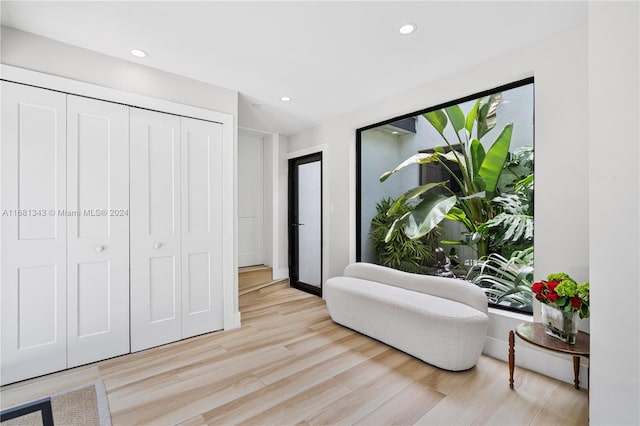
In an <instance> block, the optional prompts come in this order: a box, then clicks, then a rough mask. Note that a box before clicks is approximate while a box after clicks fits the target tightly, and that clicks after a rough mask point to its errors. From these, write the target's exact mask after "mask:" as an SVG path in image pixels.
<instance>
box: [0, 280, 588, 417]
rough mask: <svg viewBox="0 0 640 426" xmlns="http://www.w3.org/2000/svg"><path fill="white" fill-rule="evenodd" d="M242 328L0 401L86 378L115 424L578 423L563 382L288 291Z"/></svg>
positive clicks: (33, 384)
mask: <svg viewBox="0 0 640 426" xmlns="http://www.w3.org/2000/svg"><path fill="white" fill-rule="evenodd" d="M245 300H247V301H246V302H244V303H245V304H244V305H242V306H243V307H242V308H241V311H242V318H243V326H242V327H241V328H239V329H236V330H231V331H227V332H217V333H209V334H207V335H202V336H197V337H194V338H192V339H188V340H185V341H181V342H176V343H172V344H169V345H164V346H161V347H157V348H153V349H149V350H146V351H141V352H138V353H135V354H130V355H125V356H121V357H118V358H114V359H110V360H106V361H102V362H99V363H95V364H91V365H88V366H84V367H78V368H75V369H72V370H68V371H63V372H59V373H55V374H51V375H48V376H44V377H41V378H36V379H32V380H28V381H25V382H21V383H15V384H12V385H9V386H4V387H2V388H1V389H0V401H1V404H2V407H5V408H6V407H8V406H13V405H17V404H20V403H23V402H26V401H29V400H33V399H36V398H40V397H42V396H45V395H49V394H51V393H53V392H57V391H61V390H64V389H68V388H71V387H74V386H78V385H81V384H84V383H87V382H90V381H94V380H98V379H101V380H103V381H104V383H105V387H106V388H107V397H108V399H109V404H110V409H111V414H112V421H113V424H114V425H116V426H117V425H131V424H154V425H155V424H158V425H165V424H183V425H189V426H191V425H204V424H219V423H224V424H227V423H247V424H287V425H290V424H291V425H292V424H300V425H309V424H326V423H331V424H355V423H358V424H535V425H544V424H587V423H588V398H587V393H586V392H585V391H577V390H575V389H573V387H572V385H570V384H566V383H561V382H558V381H557V380H554V379H551V378H548V377H545V376H541V375H539V374H536V373H534V372H531V371H528V370H525V369H523V368H518V369H517V370H516V372H517V375H516V378H515V379H516V383H515V385H516V386H515V390H510V389H509V387H508V384H507V380H506V377H507V373H508V367H507V365H506V364H505V363H503V362H501V361H498V360H495V359H492V358H488V357H485V356H482V357H481V358H480V361H479V363H478V365H477V366H476V367H474V368H472V369H470V370H468V371H463V372H450V371H444V370H441V369H438V368H436V367H433V366H431V365H428V364H425V363H423V362H421V361H419V360H417V359H415V358H413V357H411V356H409V355H407V354H405V353H403V352H401V351H398V350H396V349H394V348H391V347H389V346H387V345H385V344H384V343H381V342H379V341H376V340H373V339H371V338H369V337H367V336H364V335H362V334H359V333H357V332H355V331H353V330H350V329H348V328H346V327H342V326H340V325H337V324H335V323H334V322H333V321H331V319H330V317H329V315H328V312H327V311H326V306H325V303H324V301H323V300H322V299H320V298H318V297H316V296H312V295H309V294H306V293H303V292H300V291H298V290H295V289H292V288H283V289H280V290H276V291H273V292H266V293H264V294H261V295H259V296H251V297H247V298H246V299H245Z"/></svg>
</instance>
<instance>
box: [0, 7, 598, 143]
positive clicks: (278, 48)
mask: <svg viewBox="0 0 640 426" xmlns="http://www.w3.org/2000/svg"><path fill="white" fill-rule="evenodd" d="M586 17H587V7H586V3H585V2H583V1H568V2H542V1H532V2H522V1H511V2H505V1H498V2H486V1H471V2H458V1H446V2H445V1H440V2H436V1H421V2H417V1H413V2H399V1H359V2H344V1H340V2H328V1H327V2H324V1H316V2H291V1H283V2H267V1H260V2H243V1H235V2H213V1H208V2H204V1H202V2H185V1H170V2H169V1H167V2H151V1H143V2H55V1H52V2H10V1H3V2H2V24H3V25H6V26H10V27H13V28H17V29H20V30H23V31H28V32H31V33H35V34H38V35H42V36H45V37H49V38H52V39H55V40H59V41H62V42H65V43H69V44H73V45H77V46H80V47H84V48H87V49H90V50H94V51H97V52H101V53H105V54H107V55H111V56H116V57H119V58H123V59H127V60H131V61H134V62H139V63H143V64H145V65H148V66H151V67H155V68H159V69H162V70H165V71H170V72H173V73H176V74H181V75H184V76H188V77H191V78H194V79H197V80H201V81H205V82H209V83H212V84H215V85H218V86H223V87H227V88H231V89H235V90H238V91H239V92H240V94H241V95H240V105H239V123H240V124H241V125H245V126H250V127H258V128H262V129H265V130H270V131H278V132H280V133H284V134H292V133H296V132H298V131H301V130H304V129H305V128H308V127H311V126H313V125H315V124H317V123H319V122H322V121H325V120H328V119H330V118H331V117H332V116H335V115H337V114H342V113H346V112H349V111H353V110H356V109H359V108H361V107H364V106H366V105H368V104H371V103H374V102H376V101H380V100H382V99H384V98H386V97H389V96H391V95H393V94H395V93H398V92H401V91H403V90H406V89H410V88H411V87H415V86H418V85H420V84H422V83H425V82H427V81H429V80H432V79H437V78H438V77H441V76H442V75H445V74H447V73H451V72H455V71H458V70H461V69H464V68H467V67H469V66H471V65H473V64H475V63H480V62H483V61H486V60H488V59H490V58H491V57H494V56H497V55H500V54H503V53H505V52H507V51H509V50H513V49H516V48H518V47H519V46H523V45H525V44H528V43H530V42H532V41H535V40H537V39H540V38H543V37H546V36H548V35H551V34H553V33H557V32H560V31H562V30H564V29H567V28H570V27H573V26H576V25H579V24H580V23H583V22H585V21H586ZM406 22H415V23H417V24H418V31H417V32H416V33H414V34H412V35H410V36H401V35H399V34H398V33H397V29H398V27H399V26H400V25H401V24H403V23H406ZM134 47H135V48H140V49H144V50H146V51H147V52H149V57H148V58H146V59H143V60H140V59H135V58H133V57H132V56H131V55H130V54H129V50H130V49H132V48H134ZM285 95H286V96H290V97H291V98H292V99H293V100H292V101H291V102H288V103H284V102H281V101H280V97H281V96H285ZM256 103H257V104H261V105H262V106H261V107H260V108H255V107H254V106H252V105H251V104H256Z"/></svg>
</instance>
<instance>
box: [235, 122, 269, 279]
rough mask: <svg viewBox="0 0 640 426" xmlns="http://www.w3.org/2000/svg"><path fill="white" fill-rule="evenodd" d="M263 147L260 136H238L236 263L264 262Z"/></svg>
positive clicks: (244, 264)
mask: <svg viewBox="0 0 640 426" xmlns="http://www.w3.org/2000/svg"><path fill="white" fill-rule="evenodd" d="M263 152H264V146H263V141H262V138H261V137H258V136H252V135H249V134H243V133H239V135H238V266H241V267H242V266H251V265H261V264H263V263H264V253H263V235H264V223H263V216H264V211H263V210H264V195H263V194H264V190H263V186H264V175H263V162H264V160H263V156H264V153H263Z"/></svg>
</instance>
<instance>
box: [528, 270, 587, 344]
mask: <svg viewBox="0 0 640 426" xmlns="http://www.w3.org/2000/svg"><path fill="white" fill-rule="evenodd" d="M531 291H533V294H534V295H535V298H536V299H538V300H539V301H540V302H541V303H542V323H543V324H544V327H545V331H546V332H547V334H549V335H551V336H554V337H557V338H558V339H561V340H563V341H565V342H567V343H570V344H573V343H575V341H576V335H577V333H578V315H579V316H580V318H588V317H589V282H585V283H583V284H578V283H576V282H575V281H574V280H573V279H572V278H571V277H570V276H569V275H567V274H565V273H559V274H550V275H549V276H548V277H547V279H546V280H542V281H539V282H535V283H533V284H532V285H531Z"/></svg>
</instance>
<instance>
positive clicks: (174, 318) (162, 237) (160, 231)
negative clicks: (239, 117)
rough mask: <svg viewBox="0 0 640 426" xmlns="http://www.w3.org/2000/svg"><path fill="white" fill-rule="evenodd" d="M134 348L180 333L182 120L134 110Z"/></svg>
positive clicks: (131, 175) (132, 131) (150, 344)
mask: <svg viewBox="0 0 640 426" xmlns="http://www.w3.org/2000/svg"><path fill="white" fill-rule="evenodd" d="M130 152H131V167H130V179H131V233H130V236H131V256H130V258H131V350H132V351H139V350H142V349H146V348H149V347H153V346H158V345H162V344H164V343H168V342H173V341H176V340H179V339H180V338H181V336H182V291H181V277H182V273H181V267H182V265H181V241H180V227H181V219H180V216H181V208H180V205H181V204H180V177H181V176H180V119H179V118H178V117H177V116H174V115H170V114H162V113H158V112H153V111H147V110H141V109H137V108H131V109H130Z"/></svg>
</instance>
